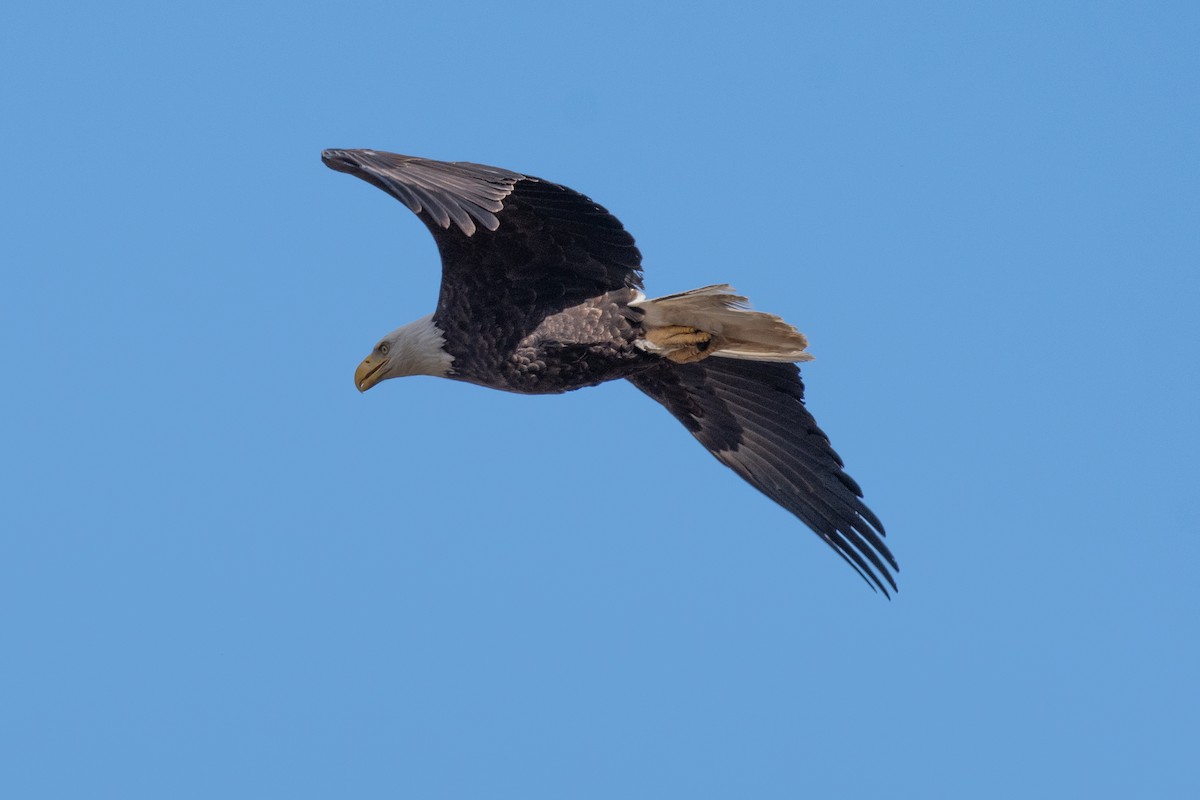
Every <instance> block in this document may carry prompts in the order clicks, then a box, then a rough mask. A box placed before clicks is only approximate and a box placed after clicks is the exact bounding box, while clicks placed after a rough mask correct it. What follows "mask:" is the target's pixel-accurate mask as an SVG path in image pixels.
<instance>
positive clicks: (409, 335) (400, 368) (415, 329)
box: [388, 314, 454, 378]
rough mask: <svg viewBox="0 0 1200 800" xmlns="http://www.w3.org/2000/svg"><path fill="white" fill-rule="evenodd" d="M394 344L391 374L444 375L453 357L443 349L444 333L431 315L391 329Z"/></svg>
mask: <svg viewBox="0 0 1200 800" xmlns="http://www.w3.org/2000/svg"><path fill="white" fill-rule="evenodd" d="M388 338H389V339H391V340H392V341H393V342H394V343H395V346H394V351H395V355H394V356H393V359H392V360H393V362H394V366H393V367H392V368H391V369H390V370H389V372H390V373H391V374H392V376H395V377H399V376H402V375H433V376H435V377H438V378H444V377H445V376H446V375H447V374H448V373H449V372H450V365H451V363H453V361H454V356H452V355H450V354H449V353H447V352H446V336H445V334H444V333H443V332H442V329H441V328H439V327H438V326H437V325H435V324H434V322H433V314H430V315H429V316H426V317H421V318H420V319H417V320H413V321H412V322H410V323H408V324H407V325H402V326H400V327H399V328H397V329H396V330H394V331H392V334H391V336H389V337H388Z"/></svg>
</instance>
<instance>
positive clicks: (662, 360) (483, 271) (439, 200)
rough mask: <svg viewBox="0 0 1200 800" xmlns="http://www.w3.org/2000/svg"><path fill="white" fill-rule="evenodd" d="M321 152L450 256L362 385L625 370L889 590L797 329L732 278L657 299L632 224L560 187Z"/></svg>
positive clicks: (587, 375)
mask: <svg viewBox="0 0 1200 800" xmlns="http://www.w3.org/2000/svg"><path fill="white" fill-rule="evenodd" d="M321 158H322V160H323V161H324V162H325V164H326V165H328V166H329V167H330V168H332V169H335V170H337V171H339V172H347V173H349V174H351V175H355V176H357V177H359V178H362V179H363V180H365V181H367V182H368V183H371V184H373V185H375V186H378V187H379V188H380V189H383V190H384V191H385V192H387V193H388V194H390V195H392V196H393V197H395V198H396V199H397V200H399V201H400V202H402V203H404V205H406V206H408V208H409V209H410V210H411V211H412V212H413V213H415V214H416V215H417V216H418V217H419V218H420V219H421V221H422V222H424V223H425V225H426V227H428V228H429V230H430V232H432V234H433V238H434V240H435V241H436V242H437V246H438V251H439V253H440V254H441V259H442V284H441V292H440V294H439V297H438V302H437V307H436V308H435V309H434V311H433V313H432V314H430V315H428V316H425V317H422V318H421V319H418V320H416V321H414V322H411V323H409V324H407V325H404V326H402V327H400V328H397V329H396V330H395V331H392V332H391V333H389V334H388V335H387V336H384V337H383V338H382V339H381V340H380V341H379V343H378V344H377V345H376V346H375V348H374V349H373V350H372V351H371V354H370V355H369V356H367V357H366V358H365V359H364V360H363V362H362V363H361V364H360V365H359V366H358V369H357V371H356V372H355V375H354V380H355V385H356V386H358V388H359V390H360V391H364V392H365V391H366V390H367V389H370V388H371V387H372V386H374V385H376V384H377V383H379V382H380V381H383V380H386V379H388V378H397V377H401V376H405V375H435V376H438V377H444V378H452V379H454V380H460V381H467V382H470V383H475V384H479V385H481V386H488V387H491V388H493V389H504V390H506V391H510V392H520V393H525V394H555V393H560V392H567V391H571V390H573V389H579V388H582V387H584V386H595V385H596V384H598V383H603V382H605V381H611V380H617V379H619V378H624V379H626V380H628V381H629V382H630V383H632V384H633V385H634V386H636V387H638V388H639V389H641V390H642V391H643V392H645V393H646V394H647V395H649V396H650V397H652V398H653V399H655V400H657V401H658V402H659V403H661V404H662V405H663V406H665V407H666V409H667V410H668V411H670V412H671V414H673V415H674V416H675V417H676V418H677V419H678V420H679V421H680V422H682V423H683V425H684V426H685V427H686V428H687V429H688V430H689V431H690V432H691V433H692V435H693V436H695V437H696V439H698V440H699V441H700V443H701V444H703V445H704V446H705V447H706V448H707V449H708V450H709V452H711V453H712V454H713V455H714V456H716V457H717V458H718V459H719V460H720V461H721V462H722V463H723V464H725V465H726V466H728V467H729V468H730V469H732V470H733V471H734V472H736V473H737V474H739V475H741V476H742V477H743V478H745V479H746V480H747V481H748V482H749V483H750V484H751V485H752V486H754V487H755V488H757V489H759V490H760V491H762V492H763V493H764V494H765V495H767V496H768V497H770V498H771V499H772V500H774V501H775V502H776V503H778V504H779V505H781V506H783V507H784V508H786V509H787V510H788V511H790V512H792V513H793V514H795V515H796V516H797V517H799V518H800V520H801V521H803V522H804V523H805V524H806V525H808V526H809V527H810V528H812V529H813V531H815V532H816V533H817V535H818V536H820V537H821V539H823V540H824V541H825V542H826V543H827V544H829V545H830V546H831V547H832V548H833V549H834V550H835V551H836V552H837V553H838V555H840V556H841V557H842V558H843V559H845V560H846V562H847V563H849V564H850V565H851V566H852V567H853V568H854V569H855V570H856V571H857V572H858V573H859V575H861V576H862V577H863V578H864V579H865V580H867V581H868V583H869V584H870V585H872V586H873V587H877V588H878V589H879V590H880V591H882V592H883V593H884V594H885V595H887V594H888V589H889V588H891V589H893V590H894V589H895V588H896V582H895V578H894V577H893V575H892V573H893V572H895V571H897V570H898V569H899V568H898V567H897V565H896V560H895V558H893V557H892V554H891V552H890V551H889V550H888V548H887V545H886V544H885V543H884V541H883V536H884V530H883V525H882V523H880V521H879V518H878V517H876V516H875V515H874V514H873V513H872V512H871V510H870V509H868V508H867V506H866V505H865V504H864V503H863V501H862V490H861V489H859V487H858V484H857V483H855V482H854V480H853V479H852V478H850V476H849V475H847V474H846V473H845V471H844V470H843V469H842V460H841V459H840V458H839V457H838V454H837V453H836V452H834V450H833V448H832V447H831V446H830V444H829V439H828V437H826V436H825V434H824V433H823V432H822V431H821V429H820V428H818V427H817V424H816V421H815V420H814V419H813V417H812V414H810V413H809V412H808V409H807V408H806V407H805V405H804V385H803V384H802V383H801V381H800V371H799V368H798V367H797V366H796V364H795V363H794V362H797V361H807V360H809V359H810V358H811V356H809V355H808V354H807V353H805V352H804V351H805V348H806V347H807V344H808V343H807V341H806V340H805V338H804V335H803V334H801V333H800V332H799V331H797V330H796V329H795V328H793V327H792V326H791V325H788V324H787V323H786V322H784V321H783V320H781V319H780V318H779V317H776V316H774V315H771V314H764V313H761V312H757V311H751V310H750V309H749V308H748V307H747V305H746V299H745V298H744V297H739V296H737V295H736V294H734V292H733V290H732V288H731V287H729V286H726V285H720V286H708V287H705V288H702V289H695V290H693V291H690V292H683V293H681V294H675V295H668V296H666V297H659V298H655V299H647V298H646V296H645V295H644V294H643V293H642V291H641V290H642V268H641V253H639V252H638V249H637V246H636V245H635V244H634V241H633V237H632V236H630V235H629V233H628V232H627V231H626V230H625V228H624V227H623V226H622V225H621V223H620V222H619V221H618V220H617V219H616V218H615V217H613V216H612V215H611V214H609V213H608V212H607V211H606V210H604V209H603V208H602V207H600V206H599V205H597V204H596V203H594V202H592V201H591V200H590V199H589V198H587V197H585V196H583V195H581V194H579V193H578V192H574V191H572V190H570V189H568V188H566V187H564V186H559V185H557V184H554V183H550V182H548V181H543V180H541V179H539V178H534V177H531V176H529V175H522V174H520V173H517V172H512V171H509V170H506V169H500V168H498V167H488V166H484V165H481V164H471V163H467V162H457V161H456V162H445V161H432V160H429V159H423V158H413V157H410V156H401V155H396V154H394V153H385V152H381V151H376V150H326V151H325V152H324V153H322V154H321Z"/></svg>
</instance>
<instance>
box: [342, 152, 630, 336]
mask: <svg viewBox="0 0 1200 800" xmlns="http://www.w3.org/2000/svg"><path fill="white" fill-rule="evenodd" d="M321 159H322V160H323V161H324V162H325V164H326V165H327V166H329V167H330V168H331V169H335V170H337V171H339V172H346V173H349V174H351V175H355V176H357V177H359V178H361V179H363V180H365V181H367V182H368V183H371V184H372V185H374V186H377V187H379V188H380V189H382V190H384V191H385V192H387V193H388V194H390V195H392V196H393V197H395V198H396V199H398V200H399V201H400V202H402V203H404V204H405V205H406V206H408V208H409V209H410V210H412V211H413V213H415V214H417V216H418V217H420V219H421V220H422V222H424V223H425V225H426V227H428V228H429V230H430V232H431V233H432V234H433V237H434V239H435V240H436V242H437V245H438V250H439V252H440V253H441V256H442V287H443V295H442V297H441V299H440V301H439V304H438V308H439V312H440V313H441V314H445V313H446V312H451V313H461V314H470V313H476V312H489V311H490V312H493V313H494V312H495V310H496V306H497V304H498V303H499V304H505V305H512V306H514V308H513V309H512V310H513V312H514V314H516V315H517V316H521V315H524V314H529V313H531V312H536V314H537V315H538V316H541V315H544V314H545V313H550V312H553V311H554V310H557V309H558V308H563V307H566V306H568V305H573V304H575V303H578V302H581V301H582V300H585V299H587V298H590V297H595V296H597V295H601V294H604V293H605V292H610V291H615V290H618V289H640V288H641V285H642V279H641V253H640V252H638V249H637V246H636V245H635V244H634V241H633V237H632V236H631V235H630V234H629V233H628V232H627V231H626V230H625V228H624V227H623V226H622V225H621V223H620V221H618V220H617V219H616V217H614V216H612V215H611V214H609V213H608V211H606V210H605V209H604V208H602V207H601V206H599V205H598V204H596V203H594V202H592V200H590V199H589V198H587V197H585V196H584V195H582V194H579V193H578V192H575V191H572V190H571V189H567V188H566V187H563V186H559V185H557V184H554V183H550V182H548V181H543V180H540V179H538V178H534V177H531V176H528V175H522V174H520V173H517V172H511V171H509V170H506V169H500V168H498V167H489V166H485V165H482V164H471V163H468V162H463V161H455V162H446V161H432V160H429V159H423V158H413V157H410V156H402V155H397V154H395V153H384V152H380V151H375V150H326V151H324V152H323V153H322V154H321ZM447 288H449V289H450V290H451V291H450V293H449V294H447ZM455 290H457V293H456V292H455ZM475 306H479V307H475ZM485 306H486V307H485Z"/></svg>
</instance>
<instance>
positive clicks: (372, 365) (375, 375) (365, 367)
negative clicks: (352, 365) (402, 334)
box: [354, 353, 388, 392]
mask: <svg viewBox="0 0 1200 800" xmlns="http://www.w3.org/2000/svg"><path fill="white" fill-rule="evenodd" d="M387 364H388V357H387V356H385V355H383V354H381V353H371V355H369V356H367V357H366V358H364V359H363V362H362V363H361V364H359V365H358V369H356V370H354V385H355V386H357V387H358V390H359V391H360V392H365V391H366V390H367V389H370V388H371V387H372V386H374V385H375V384H377V383H379V382H380V381H381V380H383V373H384V369H383V368H384V367H386V366H387Z"/></svg>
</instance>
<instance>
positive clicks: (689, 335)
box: [646, 325, 713, 364]
mask: <svg viewBox="0 0 1200 800" xmlns="http://www.w3.org/2000/svg"><path fill="white" fill-rule="evenodd" d="M646 339H647V340H648V341H649V342H650V343H651V344H653V345H655V347H656V348H659V349H661V350H665V351H666V352H665V353H663V355H664V356H665V357H666V358H668V359H670V360H671V361H674V362H675V363H676V364H691V363H692V362H694V361H700V360H702V359H705V358H708V357H709V356H710V355H712V353H711V352H710V347H711V346H712V342H713V335H712V334H711V333H709V332H708V331H702V330H700V329H699V328H693V327H690V326H688V325H666V326H664V327H662V328H651V329H650V330H648V331H646Z"/></svg>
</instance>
